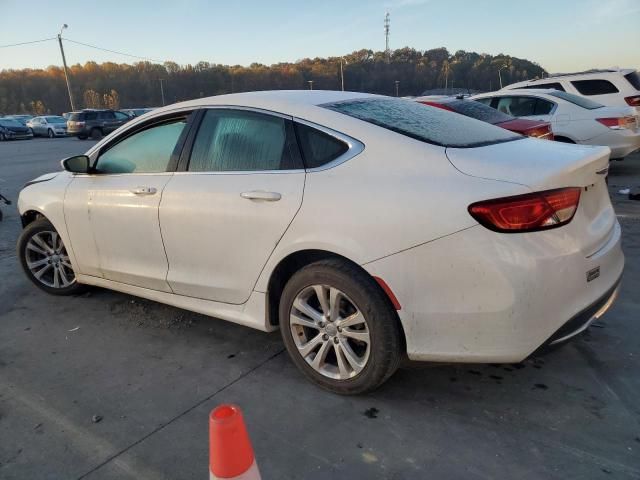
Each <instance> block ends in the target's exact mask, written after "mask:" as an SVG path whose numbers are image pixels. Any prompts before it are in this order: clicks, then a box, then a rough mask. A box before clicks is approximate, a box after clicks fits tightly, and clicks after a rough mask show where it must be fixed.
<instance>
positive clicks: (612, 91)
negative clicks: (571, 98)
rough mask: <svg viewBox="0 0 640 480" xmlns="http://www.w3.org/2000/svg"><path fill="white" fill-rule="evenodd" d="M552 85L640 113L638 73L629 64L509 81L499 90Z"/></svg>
mask: <svg viewBox="0 0 640 480" xmlns="http://www.w3.org/2000/svg"><path fill="white" fill-rule="evenodd" d="M522 88H553V89H555V90H560V91H562V92H568V93H573V94H575V95H580V96H583V97H589V98H590V99H591V100H594V101H596V102H598V103H601V104H603V105H608V106H619V107H624V106H630V107H635V108H636V111H637V112H638V114H640V74H639V73H638V72H637V71H636V70H634V69H632V68H621V69H617V68H616V69H609V70H590V71H587V72H578V73H566V74H560V75H553V76H550V77H548V78H543V79H539V80H525V81H524V82H518V83H512V84H511V85H507V86H506V87H505V88H504V89H503V90H514V89H522Z"/></svg>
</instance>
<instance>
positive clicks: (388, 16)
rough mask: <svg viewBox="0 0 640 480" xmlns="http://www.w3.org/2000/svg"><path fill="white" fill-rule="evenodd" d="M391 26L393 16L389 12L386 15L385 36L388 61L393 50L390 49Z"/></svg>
mask: <svg viewBox="0 0 640 480" xmlns="http://www.w3.org/2000/svg"><path fill="white" fill-rule="evenodd" d="M389 27H391V17H390V15H389V12H387V14H386V15H385V16H384V38H385V49H384V51H385V53H386V54H387V63H389V62H390V61H391V51H390V50H389Z"/></svg>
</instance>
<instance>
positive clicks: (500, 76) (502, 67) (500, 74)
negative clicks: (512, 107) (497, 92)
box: [498, 64, 509, 89]
mask: <svg viewBox="0 0 640 480" xmlns="http://www.w3.org/2000/svg"><path fill="white" fill-rule="evenodd" d="M505 68H509V65H507V64H505V65H503V66H501V67H500V68H499V69H498V78H499V79H500V89H502V73H501V72H502V70H504V69H505Z"/></svg>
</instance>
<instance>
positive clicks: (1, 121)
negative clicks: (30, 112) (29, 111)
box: [0, 118, 22, 127]
mask: <svg viewBox="0 0 640 480" xmlns="http://www.w3.org/2000/svg"><path fill="white" fill-rule="evenodd" d="M0 125H2V126H3V127H21V126H22V124H21V123H20V122H18V121H17V120H14V119H13V118H0Z"/></svg>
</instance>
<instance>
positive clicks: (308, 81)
mask: <svg viewBox="0 0 640 480" xmlns="http://www.w3.org/2000/svg"><path fill="white" fill-rule="evenodd" d="M307 83H308V84H309V90H313V80H307Z"/></svg>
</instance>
